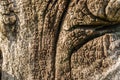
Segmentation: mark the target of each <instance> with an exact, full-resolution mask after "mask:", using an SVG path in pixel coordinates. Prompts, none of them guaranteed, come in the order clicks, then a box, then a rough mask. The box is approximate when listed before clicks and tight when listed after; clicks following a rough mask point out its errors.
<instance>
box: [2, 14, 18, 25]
mask: <svg viewBox="0 0 120 80" xmlns="http://www.w3.org/2000/svg"><path fill="white" fill-rule="evenodd" d="M16 20H17V18H16V15H15V14H11V15H4V16H3V22H4V24H5V25H13V24H15V22H16Z"/></svg>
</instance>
